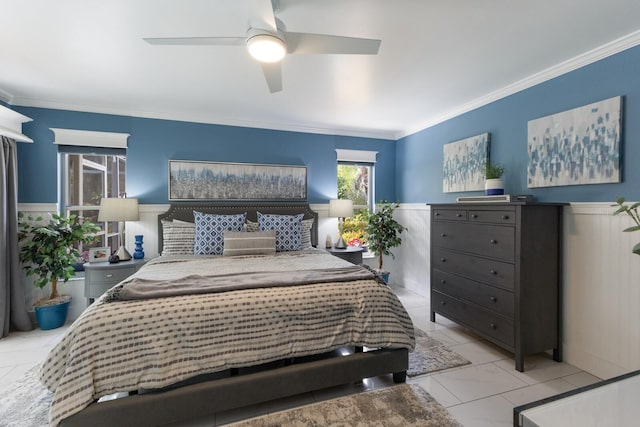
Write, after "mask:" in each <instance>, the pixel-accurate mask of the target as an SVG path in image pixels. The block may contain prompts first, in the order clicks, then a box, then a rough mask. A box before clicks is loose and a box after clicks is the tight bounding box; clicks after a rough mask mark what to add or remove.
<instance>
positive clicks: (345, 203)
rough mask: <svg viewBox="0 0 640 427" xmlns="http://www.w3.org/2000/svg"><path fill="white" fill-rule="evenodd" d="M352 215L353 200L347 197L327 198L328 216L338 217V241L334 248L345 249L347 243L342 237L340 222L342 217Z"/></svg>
mask: <svg viewBox="0 0 640 427" xmlns="http://www.w3.org/2000/svg"><path fill="white" fill-rule="evenodd" d="M350 216H353V202H352V201H351V200H348V199H332V200H329V217H330V218H338V233H339V235H338V241H337V242H336V244H335V246H334V247H335V248H336V249H346V248H347V244H346V243H345V241H344V239H343V238H342V225H343V224H342V223H343V220H344V218H348V217H350Z"/></svg>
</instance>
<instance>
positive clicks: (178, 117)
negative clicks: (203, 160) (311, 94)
mask: <svg viewBox="0 0 640 427" xmlns="http://www.w3.org/2000/svg"><path fill="white" fill-rule="evenodd" d="M11 104H12V105H18V106H22V107H36V108H51V109H54V110H68V111H79V112H84V113H96V114H111V115H117V116H129V117H139V118H145V119H157V120H175V121H179V122H191V123H204V124H212V125H221V126H237V127H245V128H257V129H266V130H276V131H285V132H301V133H312V134H320V135H334V136H351V137H360V138H375V139H385V140H392V141H395V140H396V137H395V135H396V133H397V130H382V129H380V130H372V129H356V128H342V127H326V128H325V127H321V126H316V125H313V124H299V123H286V122H277V123H276V122H261V121H254V120H244V119H238V118H234V117H223V116H217V117H214V116H212V115H210V114H203V115H200V114H184V113H180V112H156V111H139V110H129V109H124V108H123V109H121V108H113V107H101V106H95V105H85V104H73V103H63V102H56V101H47V100H39V99H31V98H20V97H14V98H13V102H12V103H11Z"/></svg>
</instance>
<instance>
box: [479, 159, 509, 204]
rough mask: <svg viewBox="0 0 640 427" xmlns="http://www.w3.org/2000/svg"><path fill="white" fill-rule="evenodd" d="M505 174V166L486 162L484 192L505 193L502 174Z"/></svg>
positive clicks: (490, 194)
mask: <svg viewBox="0 0 640 427" xmlns="http://www.w3.org/2000/svg"><path fill="white" fill-rule="evenodd" d="M503 174H504V166H502V165H500V164H498V163H490V162H487V163H485V179H486V180H485V182H484V194H486V195H487V196H496V195H500V194H504V182H502V175H503Z"/></svg>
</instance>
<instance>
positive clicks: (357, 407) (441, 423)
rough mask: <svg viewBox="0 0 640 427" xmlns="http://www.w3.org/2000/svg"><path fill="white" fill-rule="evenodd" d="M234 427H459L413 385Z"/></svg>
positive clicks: (315, 406) (367, 393)
mask: <svg viewBox="0 0 640 427" xmlns="http://www.w3.org/2000/svg"><path fill="white" fill-rule="evenodd" d="M229 426H233V427H285V426H286V427H309V426H317V427H320V426H323V427H324V426H328V427H393V426H398V427H431V426H433V427H462V425H461V424H460V423H458V422H457V421H456V420H454V419H453V418H452V417H451V415H450V414H449V412H447V410H446V409H445V408H444V407H443V406H442V405H440V404H439V403H438V402H436V401H435V399H434V398H433V397H431V396H430V395H429V394H428V393H427V392H426V391H424V390H423V389H422V388H421V387H420V386H418V385H415V384H401V385H396V386H393V387H388V388H385V389H382V390H376V391H370V392H366V393H358V394H353V395H350V396H344V397H339V398H337V399H332V400H327V401H325V402H319V403H313V404H311V405H306V406H301V407H299V408H295V409H290V410H287V411H282V412H274V413H272V414H268V415H263V416H261V417H257V418H252V419H250V420H246V421H240V422H237V423H233V424H229Z"/></svg>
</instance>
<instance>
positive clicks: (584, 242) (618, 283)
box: [19, 203, 640, 378]
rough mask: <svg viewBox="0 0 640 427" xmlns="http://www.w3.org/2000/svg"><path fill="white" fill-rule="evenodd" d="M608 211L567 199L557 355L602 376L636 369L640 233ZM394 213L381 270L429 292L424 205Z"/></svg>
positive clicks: (145, 222)
mask: <svg viewBox="0 0 640 427" xmlns="http://www.w3.org/2000/svg"><path fill="white" fill-rule="evenodd" d="M168 207H169V205H166V204H163V205H141V206H140V221H135V222H128V223H127V230H126V236H127V237H126V240H127V248H129V250H130V251H132V250H133V248H134V243H133V241H134V239H133V236H134V235H135V234H142V235H144V251H145V255H146V258H153V257H155V256H157V254H158V251H157V248H158V241H157V234H158V233H157V216H158V214H159V213H162V212H164V211H166V210H167V208H168ZM311 207H312V209H313V210H315V211H317V212H318V213H319V215H320V218H319V224H318V225H319V233H318V234H319V246H320V247H322V246H323V245H324V241H325V239H326V236H327V235H330V236H331V237H332V239H333V240H334V241H335V239H336V236H337V222H336V219H335V218H327V212H328V205H327V204H314V205H311ZM19 208H20V210H22V211H23V212H25V213H31V214H34V215H38V214H46V213H47V212H53V211H56V205H55V204H21V205H20V206H19ZM614 210H615V209H614V208H612V207H611V206H610V203H573V204H571V205H569V206H567V207H566V208H565V209H564V233H563V258H564V260H563V282H564V283H563V328H562V329H563V347H564V359H565V360H566V361H567V362H568V363H571V364H572V365H575V366H577V367H579V368H580V369H583V370H585V371H587V372H590V373H591V374H593V375H596V376H598V377H601V378H610V377H613V376H616V375H619V374H622V373H625V372H629V371H632V370H636V369H640V256H638V255H634V254H633V253H632V252H631V248H632V247H633V245H634V244H635V243H636V242H638V241H640V233H623V232H622V230H623V229H624V228H626V227H628V226H630V225H631V220H630V219H629V218H627V217H624V216H613V215H612V212H613V211H614ZM394 216H395V218H396V219H397V220H398V221H399V222H400V223H401V224H403V225H404V226H405V227H407V228H408V229H409V230H408V231H406V232H404V233H403V234H402V245H401V246H400V247H398V248H395V249H393V253H394V254H395V259H392V258H391V257H385V259H384V267H385V268H386V269H388V270H390V271H391V282H392V283H393V284H398V285H401V286H404V287H405V288H407V289H410V290H412V291H414V292H416V293H418V294H420V295H424V296H428V295H429V289H430V285H429V268H430V257H429V238H430V234H429V216H430V207H429V206H428V205H426V204H402V205H400V207H399V208H398V209H396V211H395V213H394ZM370 261H371V260H369V263H370V264H371V262H370ZM540 268H544V266H540ZM68 286H69V288H72V292H67V290H65V289H63V291H64V292H65V293H68V294H69V293H71V294H72V295H73V296H76V298H75V300H77V302H76V303H75V304H76V307H75V308H73V310H72V311H73V312H74V313H76V312H77V311H78V310H79V309H81V308H82V306H81V305H80V304H83V303H84V301H85V300H84V297H83V295H82V292H83V291H82V289H80V288H81V287H82V286H77V284H74V283H71V284H68ZM29 289H31V291H30V292H28V296H27V298H28V301H27V304H28V306H29V307H30V306H31V303H32V301H33V300H34V299H37V297H38V296H39V293H38V292H36V291H37V289H35V288H33V286H29ZM80 311H81V310H80ZM77 314H79V313H77Z"/></svg>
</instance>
